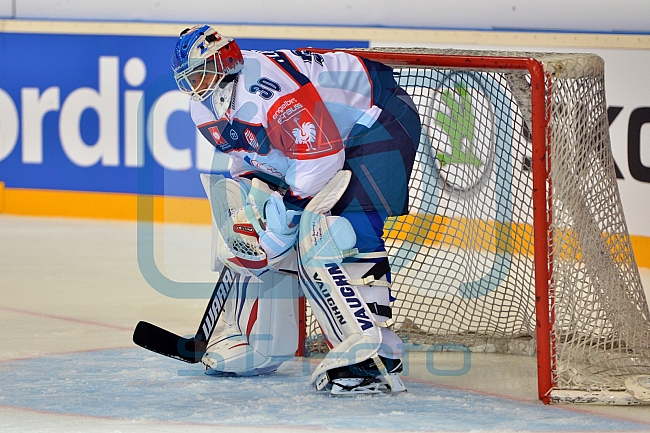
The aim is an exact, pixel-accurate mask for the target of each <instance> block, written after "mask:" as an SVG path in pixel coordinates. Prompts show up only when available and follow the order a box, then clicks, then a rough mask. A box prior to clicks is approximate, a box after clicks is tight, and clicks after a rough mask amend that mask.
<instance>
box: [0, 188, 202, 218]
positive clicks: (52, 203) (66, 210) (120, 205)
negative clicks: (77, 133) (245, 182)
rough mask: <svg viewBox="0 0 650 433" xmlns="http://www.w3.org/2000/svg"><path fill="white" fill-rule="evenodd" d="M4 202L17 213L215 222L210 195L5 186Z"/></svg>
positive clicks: (5, 206) (6, 209) (11, 212)
mask: <svg viewBox="0 0 650 433" xmlns="http://www.w3.org/2000/svg"><path fill="white" fill-rule="evenodd" d="M0 200H2V199H0ZM2 201H3V202H4V212H5V213H7V214H13V215H30V216H52V217H73V218H96V219H117V220H137V219H138V217H139V219H140V220H142V219H144V220H152V219H153V221H156V222H168V223H184V224H210V223H211V216H210V205H209V203H208V200H207V198H191V197H168V196H145V195H137V194H119V193H99V192H84V191H60V190H44V189H21V188H5V190H4V200H2ZM138 205H139V206H138ZM138 212H139V213H138Z"/></svg>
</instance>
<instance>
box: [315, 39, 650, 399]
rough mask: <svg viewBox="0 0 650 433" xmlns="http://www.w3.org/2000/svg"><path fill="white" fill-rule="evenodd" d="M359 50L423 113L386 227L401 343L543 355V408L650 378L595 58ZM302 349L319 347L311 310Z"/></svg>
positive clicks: (643, 311)
mask: <svg viewBox="0 0 650 433" xmlns="http://www.w3.org/2000/svg"><path fill="white" fill-rule="evenodd" d="M356 53H357V54H359V55H363V56H366V57H368V58H370V59H374V60H378V61H381V62H383V63H387V64H390V65H391V66H393V67H394V68H395V72H396V78H397V80H398V83H399V85H400V86H401V87H402V88H404V89H405V90H406V91H407V92H408V93H409V94H410V95H411V97H412V98H413V101H414V102H415V104H416V105H417V107H418V111H419V114H420V117H421V123H422V134H421V141H420V146H419V149H418V154H417V158H416V163H415V166H414V172H413V176H412V179H411V183H410V212H409V215H407V216H402V217H398V218H389V220H388V221H387V223H386V226H385V233H384V234H385V240H386V246H387V249H388V252H389V255H390V260H391V272H392V279H393V285H392V294H393V296H394V297H395V298H396V300H395V301H394V303H393V321H394V324H393V325H392V327H393V329H394V330H395V331H396V332H397V333H398V334H399V335H400V336H401V337H402V339H403V340H404V341H405V343H406V346H407V348H418V347H420V348H422V347H424V348H427V347H431V346H432V345H438V347H439V348H441V349H443V350H444V348H445V347H448V348H453V347H457V346H459V345H460V346H461V347H464V348H469V349H470V350H473V351H487V352H493V351H496V352H509V353H515V354H527V355H535V354H536V355H537V357H538V365H539V369H538V381H539V396H540V398H541V399H542V400H544V401H545V402H550V401H585V402H587V401H590V400H591V401H602V402H606V403H612V402H614V400H613V399H612V397H611V395H614V394H616V392H618V391H624V390H625V389H626V387H625V380H626V378H631V377H635V376H638V375H643V374H649V373H650V320H649V313H648V306H647V302H646V299H645V295H644V293H643V288H642V285H641V281H640V276H639V272H638V268H637V266H636V262H635V259H634V255H633V252H632V247H631V244H630V239H629V235H628V231H627V226H626V223H625V219H624V215H623V209H622V206H621V201H620V197H619V193H618V186H617V182H616V176H615V169H614V162H613V157H612V154H611V148H610V140H609V131H608V120H607V115H606V103H605V89H604V64H603V61H602V59H601V58H600V57H598V56H595V55H589V54H544V53H516V52H478V51H456V50H453V51H451V50H446V51H442V50H426V49H411V50H408V49H406V50H404V49H394V48H389V49H372V50H364V51H362V52H359V51H356ZM306 347H307V350H308V351H312V352H313V351H319V350H322V349H323V348H324V347H326V346H325V345H324V344H322V336H321V335H320V331H319V328H318V326H317V324H316V322H315V321H314V319H313V316H311V315H310V314H309V311H308V314H307V336H306ZM572 392H577V393H576V394H572ZM624 395H625V397H623V400H622V401H623V403H629V402H630V401H634V399H633V398H629V395H628V394H624Z"/></svg>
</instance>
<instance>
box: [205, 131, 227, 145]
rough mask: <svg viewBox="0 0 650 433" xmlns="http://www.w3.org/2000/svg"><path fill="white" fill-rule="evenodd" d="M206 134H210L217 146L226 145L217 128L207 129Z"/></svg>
mask: <svg viewBox="0 0 650 433" xmlns="http://www.w3.org/2000/svg"><path fill="white" fill-rule="evenodd" d="M208 132H210V135H211V136H212V138H213V139H214V142H215V143H216V144H217V145H219V144H226V139H225V138H223V137H222V136H221V132H220V131H219V127H218V126H212V127H210V128H208Z"/></svg>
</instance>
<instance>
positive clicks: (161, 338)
mask: <svg viewBox="0 0 650 433" xmlns="http://www.w3.org/2000/svg"><path fill="white" fill-rule="evenodd" d="M234 281H235V271H233V270H232V269H230V268H228V267H227V266H224V267H223V269H222V271H221V274H220V275H219V281H217V285H216V286H215V287H214V291H213V292H212V297H211V298H210V302H208V306H207V308H206V310H205V313H204V314H203V319H201V323H200V324H199V329H198V331H196V335H195V336H194V337H192V338H185V337H181V336H180V335H176V334H174V333H173V332H170V331H167V330H166V329H163V328H161V327H159V326H156V325H153V324H151V323H149V322H145V321H140V322H139V323H138V324H137V326H136V327H135V330H134V331H133V342H134V343H135V344H137V345H138V346H140V347H143V348H145V349H147V350H151V351H152V352H156V353H158V354H160V355H164V356H167V357H169V358H174V359H178V360H179V361H184V362H189V363H191V364H196V363H198V362H200V361H201V358H203V355H205V352H206V350H207V345H208V341H209V340H210V336H211V335H212V331H213V330H214V327H215V325H216V324H217V320H218V319H219V316H220V315H221V312H222V311H223V306H224V304H225V302H226V299H228V294H229V293H230V290H231V289H232V286H233V283H234Z"/></svg>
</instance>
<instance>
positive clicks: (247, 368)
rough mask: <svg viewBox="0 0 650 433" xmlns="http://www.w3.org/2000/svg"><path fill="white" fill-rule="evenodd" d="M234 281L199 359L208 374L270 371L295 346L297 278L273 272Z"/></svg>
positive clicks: (295, 347) (291, 353)
mask: <svg viewBox="0 0 650 433" xmlns="http://www.w3.org/2000/svg"><path fill="white" fill-rule="evenodd" d="M238 278H239V279H238V282H237V284H236V286H235V287H234V288H233V289H234V290H233V292H231V296H230V297H229V298H228V300H227V302H226V305H225V307H224V312H223V314H222V316H221V319H220V321H219V323H218V325H217V328H216V329H215V336H214V337H213V338H212V341H211V342H210V344H209V345H208V351H207V353H206V354H205V356H204V357H203V359H202V362H203V364H204V365H205V366H206V373H208V374H218V375H223V374H226V375H240V376H250V375H257V374H265V373H270V372H272V371H275V370H276V369H277V368H278V367H279V366H280V365H281V364H282V363H283V362H284V361H286V360H288V359H290V358H292V357H293V356H294V354H295V352H296V350H297V348H298V295H299V288H298V282H297V280H296V279H295V278H294V277H292V276H290V275H283V274H280V273H278V272H267V273H265V274H264V275H262V276H261V277H259V279H255V278H251V277H241V276H240V277H238Z"/></svg>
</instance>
